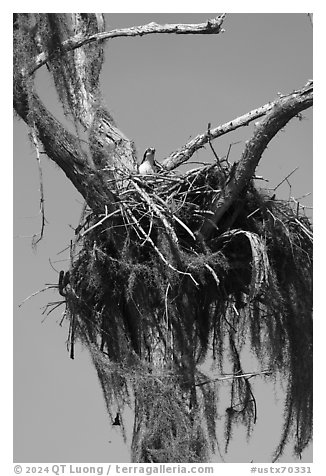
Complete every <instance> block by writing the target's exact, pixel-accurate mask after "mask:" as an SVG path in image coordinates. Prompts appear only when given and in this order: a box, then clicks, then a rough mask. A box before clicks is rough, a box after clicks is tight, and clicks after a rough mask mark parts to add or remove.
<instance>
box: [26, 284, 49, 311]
mask: <svg viewBox="0 0 326 476" xmlns="http://www.w3.org/2000/svg"><path fill="white" fill-rule="evenodd" d="M57 288H58V286H57V284H53V285H51V286H47V287H46V288H43V289H40V290H39V291H35V293H32V294H30V295H29V296H27V298H25V299H24V300H23V301H22V302H21V303H20V304H18V307H21V306H22V305H23V304H25V302H26V301H28V300H29V299H31V298H32V297H34V296H37V295H38V294H41V293H43V292H44V291H48V290H49V289H57Z"/></svg>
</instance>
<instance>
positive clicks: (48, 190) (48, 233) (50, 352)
mask: <svg viewBox="0 0 326 476" xmlns="http://www.w3.org/2000/svg"><path fill="white" fill-rule="evenodd" d="M214 16H216V13H196V14H188V13H187V14H165V13H164V14H110V15H107V16H106V20H107V25H106V28H107V30H109V29H113V28H118V27H127V26H132V25H141V24H145V23H148V22H150V21H155V22H157V23H177V22H182V23H198V22H202V21H205V20H207V18H210V17H214ZM224 28H225V30H226V31H225V33H224V34H223V35H203V36H198V35H195V36H189V35H186V36H180V35H178V36H173V35H153V36H147V37H142V38H121V39H115V40H112V41H111V42H110V43H107V44H106V46H105V58H106V61H105V64H104V66H103V70H102V79H101V84H102V92H103V97H104V100H105V102H106V105H107V107H108V109H109V110H110V112H111V113H112V115H113V117H114V118H115V120H116V122H117V123H118V126H119V127H120V128H121V130H122V131H123V132H124V133H125V134H126V135H127V136H128V137H129V138H130V139H133V140H134V141H135V143H136V147H137V150H138V153H139V157H141V156H142V154H143V151H144V150H145V149H146V148H147V147H150V146H152V147H155V148H156V150H157V159H158V160H162V159H163V158H164V157H166V156H167V155H168V154H169V153H170V152H172V151H173V150H175V149H176V148H178V147H180V146H181V145H183V144H184V143H185V142H187V141H188V140H189V138H190V137H194V136H195V135H197V134H198V133H201V132H203V131H205V130H206V128H207V124H208V122H210V123H211V124H212V127H214V126H217V125H219V124H222V123H224V122H227V121H229V120H232V119H234V118H236V117H237V116H239V115H242V114H244V113H246V112H248V111H250V110H251V109H253V108H255V107H258V106H261V105H263V104H265V103H267V102H269V101H271V100H273V99H276V98H277V94H278V92H281V93H290V92H291V91H292V90H294V89H299V88H301V87H302V86H303V85H304V84H305V83H306V82H307V81H308V80H309V79H311V78H312V26H311V24H310V22H309V19H308V17H307V15H306V14H230V15H228V16H227V19H226V21H225V23H224ZM37 84H38V88H39V93H40V95H41V97H42V99H43V100H44V102H45V104H46V105H47V107H49V109H51V111H52V112H53V113H54V114H55V115H56V116H57V117H58V118H59V119H60V120H62V121H63V122H64V123H66V122H65V121H66V120H65V118H64V117H63V114H62V111H61V110H60V106H59V105H58V104H57V101H56V95H55V92H54V89H53V87H52V82H51V80H50V78H49V76H48V73H47V70H46V68H45V67H43V68H42V69H41V70H40V71H39V72H38V75H37ZM70 127H71V125H70ZM252 130H253V129H252V126H249V127H246V128H243V129H242V130H241V131H239V132H235V133H232V134H228V135H227V136H226V137H223V138H221V139H220V140H218V141H215V143H214V147H215V149H216V151H217V153H218V154H219V155H225V154H226V152H227V150H228V146H229V144H230V142H238V141H240V143H238V144H236V145H234V146H233V147H232V149H231V156H230V160H231V161H234V160H238V159H239V158H240V155H241V152H242V150H243V148H244V141H245V140H247V139H248V138H250V136H251V133H252ZM209 159H210V154H209V152H208V151H202V152H199V153H198V155H197V156H195V157H194V158H193V160H209ZM296 167H298V170H297V171H296V172H295V174H293V176H291V179H290V183H291V187H289V185H288V184H284V185H283V186H281V187H280V188H279V189H278V196H280V197H282V198H287V197H289V196H293V197H301V196H303V195H305V194H307V193H310V192H312V111H311V110H308V111H304V113H303V118H302V120H300V121H299V120H298V119H294V120H292V121H291V123H290V124H289V125H287V126H286V128H285V129H284V130H283V131H282V132H280V133H279V134H278V136H277V137H276V138H274V139H273V141H272V142H271V144H270V145H269V147H268V150H267V151H266V152H265V153H264V155H263V158H262V161H261V164H260V165H259V168H258V171H257V173H258V174H259V175H262V176H264V177H265V178H266V179H268V180H269V182H268V183H267V182H266V186H267V187H270V188H273V187H275V186H276V185H277V184H278V183H280V182H281V181H282V180H283V178H284V177H285V176H286V175H287V174H289V173H290V172H291V171H293V170H294V169H295V168H296ZM43 175H44V190H45V211H46V218H47V220H48V224H47V226H46V229H45V236H44V238H43V240H42V242H41V243H40V244H39V245H38V247H37V250H36V251H33V250H32V247H31V237H32V236H33V234H35V233H38V232H39V230H40V215H39V191H38V190H39V182H38V170H37V163H36V160H35V153H34V151H33V149H32V147H31V145H30V143H29V142H28V139H27V129H26V127H25V125H24V123H23V122H22V121H18V120H17V119H15V120H14V237H15V238H14V338H15V340H14V346H15V347H14V377H15V387H14V459H15V461H16V462H23V461H24V462H31V461H38V462H49V461H60V462H71V461H74V462H114V461H116V462H118V461H120V462H128V461H130V459H129V451H128V448H127V447H126V446H125V445H124V443H123V442H122V440H121V437H120V435H119V433H118V431H117V430H116V429H115V428H114V427H113V428H112V426H111V422H110V420H109V417H108V416H107V414H106V411H105V405H104V400H103V398H102V395H101V390H100V386H99V383H98V381H97V376H96V372H95V370H94V369H93V367H92V366H91V364H90V361H89V357H88V354H87V351H86V350H84V349H82V348H81V347H80V346H77V348H76V356H75V360H74V361H72V360H70V359H69V354H68V352H67V350H66V339H67V326H66V325H64V326H63V327H60V326H59V322H60V320H61V314H60V312H57V313H53V314H51V315H50V316H49V317H48V318H47V319H46V320H45V321H44V322H43V323H42V319H43V318H44V316H42V314H41V313H42V310H41V308H42V306H44V305H45V304H46V303H48V302H49V301H51V300H59V296H58V295H57V294H56V293H51V292H47V293H42V294H40V295H38V296H37V297H35V298H33V299H30V300H29V301H28V302H26V303H25V304H24V306H22V307H20V308H18V304H19V303H21V302H22V301H23V300H24V299H25V298H26V297H27V296H29V295H31V294H32V293H33V292H35V291H37V290H39V289H42V288H44V286H45V283H53V284H54V283H57V281H58V274H57V272H55V271H54V269H53V268H52V266H51V265H50V260H51V263H52V265H53V267H55V268H56V269H57V270H60V269H67V268H68V265H69V250H68V246H69V243H70V240H71V239H73V237H74V233H73V228H75V227H76V226H77V224H78V221H79V216H80V210H81V205H82V198H81V196H80V195H79V194H78V192H77V191H75V190H74V188H73V186H72V185H71V184H70V182H68V180H67V179H66V177H65V175H64V174H63V173H62V172H61V170H60V169H59V168H58V167H57V166H55V165H54V164H53V163H51V162H50V161H47V160H46V159H43ZM302 203H304V204H305V205H307V206H308V207H309V206H311V205H312V195H309V196H308V197H307V198H305V199H304V200H303V201H302ZM256 387H257V403H258V411H259V416H258V423H257V428H256V430H255V432H254V435H253V438H252V440H251V442H250V443H249V444H247V443H246V441H245V439H244V437H243V432H242V431H241V430H240V432H239V435H236V438H235V441H234V443H232V444H231V445H230V451H229V454H228V455H227V456H226V458H225V460H226V461H228V462H247V461H248V462H249V461H251V460H254V461H255V462H268V461H270V455H271V453H272V451H273V450H274V448H275V447H276V445H277V443H278V437H279V431H280V425H281V412H282V405H281V403H282V392H280V394H279V398H280V402H279V404H278V405H277V404H276V401H275V399H276V396H274V394H273V389H272V387H271V386H268V385H261V384H260V383H259V382H257V384H256ZM311 459H312V449H311V448H309V449H308V450H307V451H305V453H304V455H303V459H302V462H310V461H311ZM281 461H285V462H290V461H293V458H292V455H291V448H289V450H288V451H286V453H285V455H284V457H283V459H282V460H281Z"/></svg>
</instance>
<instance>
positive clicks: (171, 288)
mask: <svg viewBox="0 0 326 476" xmlns="http://www.w3.org/2000/svg"><path fill="white" fill-rule="evenodd" d="M228 172H229V171H228V169H227V168H225V169H222V168H221V166H220V165H219V164H214V165H211V166H206V167H202V168H201V169H197V170H193V171H190V172H188V173H186V174H184V175H183V176H179V175H176V174H174V173H168V172H162V173H161V174H159V175H157V176H155V177H153V178H147V179H144V178H142V177H139V176H137V175H135V176H132V177H128V185H127V186H126V188H125V189H124V190H123V191H122V192H121V191H120V202H119V203H118V207H117V209H116V210H115V211H114V212H113V213H110V214H109V213H107V214H104V215H102V216H95V215H94V214H92V213H86V215H85V216H84V221H83V222H82V223H81V225H80V227H79V229H78V231H79V235H78V238H77V241H76V244H75V249H74V253H73V260H72V264H71V269H70V284H69V285H68V286H67V290H66V301H67V311H68V313H67V314H68V315H69V317H70V320H71V345H72V346H73V342H74V340H75V339H76V338H79V339H81V340H82V341H83V342H84V343H85V344H86V345H87V346H88V347H89V348H90V351H91V354H92V357H93V360H94V364H95V366H96V368H97V371H98V374H99V378H100V381H101V383H102V387H103V391H104V395H105V399H106V403H107V406H108V410H109V411H111V410H110V409H111V407H112V405H113V404H114V403H115V404H117V405H118V407H119V408H120V409H122V407H123V405H124V404H125V403H128V402H130V399H131V395H133V396H134V397H135V398H136V417H135V418H136V419H135V434H134V445H133V447H134V451H133V453H134V460H135V461H143V462H144V461H148V462H151V461H155V462H176V461H183V462H186V461H200V460H201V461H204V460H205V458H206V457H207V455H206V453H207V448H212V445H214V444H215V442H216V433H215V420H216V403H217V396H218V387H217V383H216V382H215V383H214V382H212V381H209V379H208V382H207V383H206V384H205V385H203V384H202V382H203V379H205V377H204V376H203V375H202V374H201V373H200V372H199V370H198V368H199V367H198V366H199V364H201V363H203V362H204V361H205V359H207V358H208V357H213V358H214V359H216V361H217V362H218V363H219V366H220V371H221V372H222V373H223V369H224V363H225V357H226V355H229V357H230V362H231V365H232V368H233V374H234V376H241V375H242V374H245V369H244V368H243V366H242V361H241V349H242V348H243V346H244V344H245V343H248V342H249V343H250V346H251V348H252V349H253V351H254V352H255V353H256V355H257V356H258V358H259V359H260V361H261V364H262V366H263V365H266V366H267V367H268V369H269V371H270V372H271V373H276V372H280V373H281V374H282V375H283V376H284V378H285V379H286V381H287V382H288V386H287V390H286V408H285V424H284V429H283V434H282V437H281V441H280V444H279V446H278V448H277V449H276V451H275V455H274V457H275V459H276V458H277V457H279V456H280V454H281V453H282V451H283V449H284V446H285V444H286V442H287V440H288V438H289V437H290V436H292V434H293V432H294V437H295V452H296V453H297V454H300V453H301V452H302V450H303V449H304V448H305V447H306V446H307V444H308V443H309V441H310V439H311V435H312V231H311V225H310V223H309V220H308V219H306V218H305V217H303V216H301V215H299V214H298V213H297V211H294V210H293V209H292V207H291V205H290V204H289V203H286V202H284V201H279V200H275V199H272V198H270V197H269V196H268V195H267V194H266V193H264V192H262V191H259V190H257V189H256V188H255V186H254V185H253V184H252V183H251V184H250V185H249V186H248V187H247V189H246V190H244V191H243V192H242V194H241V196H239V197H238V198H237V200H235V202H234V204H233V205H232V207H231V208H230V209H229V210H228V212H227V213H225V215H224V216H223V218H222V220H221V221H220V222H219V223H218V227H216V230H215V232H214V233H213V235H212V236H211V237H210V239H209V240H206V241H205V240H204V238H203V237H202V236H201V234H200V229H201V226H202V224H203V222H204V220H206V219H209V217H210V215H211V214H212V212H211V210H210V206H211V203H212V199H213V198H214V197H216V195H218V194H220V193H223V187H224V185H225V183H226V181H227V179H228ZM144 401H145V403H146V404H144ZM149 402H150V403H149ZM137 405H138V407H137ZM137 408H138V412H137ZM140 408H141V410H140ZM154 409H155V411H154ZM153 412H154V413H155V412H156V414H158V415H160V419H156V418H155V417H154V416H153V415H154V413H153ZM137 413H138V415H137ZM255 418H256V402H255V398H254V394H253V391H252V388H251V384H250V382H249V378H247V377H246V376H243V377H239V378H234V379H233V380H232V385H231V392H230V405H229V408H228V410H227V418H226V429H225V430H226V445H225V446H226V448H227V446H228V442H229V439H230V437H231V434H232V426H233V423H234V422H239V421H240V422H243V423H244V424H245V425H246V426H247V428H248V431H249V433H250V431H251V428H252V424H253V423H254V422H255ZM162 422H165V423H164V427H165V428H166V431H168V432H170V433H168V434H169V435H170V436H166V437H165V436H163V435H164V432H163V429H162V425H163V423H162ZM198 422H201V424H200V425H199V423H198ZM176 428H179V429H182V433H183V434H184V435H188V436H187V438H188V437H189V438H190V439H191V441H192V442H193V447H192V449H190V446H191V445H190V446H189V445H188V450H187V451H188V453H187V451H186V450H185V449H184V448H183V449H182V448H181V447H182V444H181V440H182V439H180V433H179V432H178V431H177V430H176ZM194 434H196V435H197V436H194ZM166 435H167V434H166ZM163 440H164V441H163ZM205 442H206V443H205ZM207 442H209V443H207ZM205 448H206V449H205ZM177 454H178V455H179V457H177V456H176V455H177ZM178 458H179V459H178ZM201 458H202V459H201Z"/></svg>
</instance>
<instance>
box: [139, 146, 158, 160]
mask: <svg viewBox="0 0 326 476" xmlns="http://www.w3.org/2000/svg"><path fill="white" fill-rule="evenodd" d="M154 155H155V149H154V147H149V148H148V149H146V150H145V153H144V157H143V160H142V162H141V163H143V162H145V161H148V162H150V163H151V164H153V163H154Z"/></svg>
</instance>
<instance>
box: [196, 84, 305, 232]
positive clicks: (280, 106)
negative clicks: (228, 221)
mask: <svg viewBox="0 0 326 476" xmlns="http://www.w3.org/2000/svg"><path fill="white" fill-rule="evenodd" d="M312 103H313V85H312V83H311V82H309V83H308V84H307V85H306V86H305V87H304V88H302V90H299V91H295V92H294V93H292V94H291V95H289V96H286V97H282V98H281V99H279V100H278V101H275V103H274V105H273V107H272V109H271V110H270V111H269V112H268V113H267V114H266V116H265V117H264V118H263V119H262V121H261V122H260V123H259V124H258V125H257V127H256V130H255V132H254V135H253V137H252V138H251V139H250V140H249V141H247V142H246V146H245V150H244V152H243V154H242V157H241V159H240V161H239V163H238V164H236V165H235V167H234V170H233V174H232V176H231V177H230V179H229V182H228V183H227V185H226V187H225V189H224V191H223V193H222V194H216V195H215V198H214V199H213V200H212V206H211V210H212V211H213V212H214V216H212V217H210V219H209V220H206V221H205V222H204V224H203V226H202V229H201V231H200V232H201V234H202V235H203V236H205V237H206V238H207V237H209V236H210V234H211V232H212V231H213V230H214V228H216V226H217V224H218V222H219V220H220V219H221V217H222V216H223V215H224V213H225V212H226V211H227V210H228V209H229V207H230V206H231V205H232V203H233V202H234V200H235V199H236V198H237V197H238V196H239V194H240V192H241V191H242V190H243V188H244V187H245V186H246V185H247V184H248V182H249V181H250V180H251V178H252V177H253V175H254V173H255V169H256V167H257V165H258V163H259V161H260V159H261V156H262V154H263V152H264V150H265V149H266V147H267V144H268V143H269V142H270V141H271V139H272V138H273V137H274V136H275V135H276V134H277V132H278V131H279V130H280V129H282V128H283V127H284V126H285V125H286V124H287V123H288V122H289V120H290V119H292V118H293V117H295V116H297V115H298V114H299V113H300V112H301V111H303V110H304V109H307V108H308V107H310V106H312Z"/></svg>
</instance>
